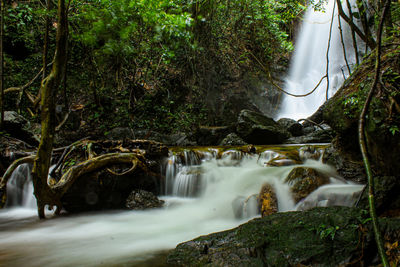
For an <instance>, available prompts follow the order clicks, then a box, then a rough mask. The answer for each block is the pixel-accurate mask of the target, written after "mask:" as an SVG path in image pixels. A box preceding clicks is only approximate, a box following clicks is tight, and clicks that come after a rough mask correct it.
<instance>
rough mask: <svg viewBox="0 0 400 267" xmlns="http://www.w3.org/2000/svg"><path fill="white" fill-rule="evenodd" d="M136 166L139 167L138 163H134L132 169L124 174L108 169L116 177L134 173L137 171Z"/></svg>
mask: <svg viewBox="0 0 400 267" xmlns="http://www.w3.org/2000/svg"><path fill="white" fill-rule="evenodd" d="M136 166H137V161H132V167H131V168H130V169H129V170H127V171H124V172H122V173H117V172H114V171H112V170H111V169H109V168H107V171H108V172H109V173H111V174H113V175H116V176H124V175H127V174H130V173H132V172H133V171H134V170H135V169H136Z"/></svg>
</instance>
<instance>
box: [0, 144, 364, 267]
mask: <svg viewBox="0 0 400 267" xmlns="http://www.w3.org/2000/svg"><path fill="white" fill-rule="evenodd" d="M296 148H297V147H295V148H294V150H295V151H297V150H296ZM287 149H288V148H287V147H286V150H287ZM290 149H293V148H290ZM298 151H299V152H297V153H298V157H299V158H304V159H305V161H304V162H303V163H302V164H300V165H292V166H281V167H270V166H271V164H270V163H271V162H273V161H274V162H277V161H279V160H281V159H282V158H285V157H286V156H285V154H284V153H281V152H280V151H279V150H275V149H273V150H272V149H268V148H267V149H264V151H263V152H262V153H259V154H247V153H244V152H241V151H238V150H227V151H225V152H222V151H218V150H217V149H214V148H212V149H202V150H198V151H190V150H188V151H185V152H184V153H181V152H180V153H175V154H174V155H171V156H170V158H169V159H168V160H167V163H166V164H167V167H166V176H167V181H168V182H166V192H167V195H166V196H164V197H162V198H163V200H165V201H166V205H165V207H164V208H162V209H155V210H145V211H118V212H116V211H114V212H109V213H102V214H85V215H78V216H67V217H61V218H55V219H51V220H46V221H43V222H41V223H37V219H36V217H35V216H36V214H35V212H34V210H33V209H32V211H33V212H32V213H30V214H27V215H26V218H31V219H29V220H28V223H25V224H17V225H14V224H13V225H10V224H9V223H7V222H8V221H9V220H10V216H11V215H10V214H12V210H11V211H10V210H2V211H0V263H4V264H5V265H6V266H24V265H27V263H29V266H45V265H50V266H77V265H79V266H98V265H111V264H112V265H118V264H125V263H129V264H130V265H134V264H138V265H139V266H140V264H141V263H140V262H141V260H144V259H146V257H151V255H154V254H156V253H157V252H160V251H163V250H168V249H172V248H174V247H175V246H176V245H177V244H178V243H180V242H183V241H186V240H189V239H192V238H195V237H197V236H199V235H203V234H209V233H211V232H215V231H222V230H226V229H229V228H232V227H235V226H237V225H238V224H240V223H243V222H245V221H246V220H248V219H249V218H251V217H253V216H259V215H257V213H258V212H257V210H258V203H257V195H258V193H259V192H260V189H261V187H262V186H263V185H264V184H265V183H269V184H270V185H272V186H273V187H274V189H275V192H276V195H277V202H278V208H279V211H290V210H295V209H300V210H301V209H306V208H309V207H312V206H326V205H331V204H333V205H334V204H338V203H339V204H341V205H353V203H354V201H355V199H356V198H357V194H358V193H359V192H360V191H361V190H362V188H363V186H361V185H354V184H348V183H346V182H344V181H342V180H340V179H337V174H336V173H335V172H334V171H333V169H332V168H330V167H329V166H327V165H325V164H322V163H321V162H320V161H318V160H310V159H306V158H308V157H311V158H318V157H319V155H320V154H321V153H320V151H319V150H318V149H316V150H315V151H316V153H317V154H313V155H314V156H313V155H311V156H307V153H305V152H304V151H310V150H309V149H302V148H299V149H298ZM315 155H317V156H315ZM298 166H305V167H311V168H313V169H316V170H318V171H319V172H321V173H324V174H325V175H327V176H330V177H331V180H332V182H333V183H332V184H330V185H326V186H324V187H323V188H322V187H321V188H320V191H321V193H317V192H314V193H312V194H311V195H310V198H306V199H305V200H304V201H303V202H301V203H303V204H298V205H297V207H296V205H295V203H294V201H293V198H292V196H291V193H290V186H289V185H288V184H287V183H285V178H286V176H287V175H288V173H289V172H290V171H291V170H292V169H293V168H294V167H298ZM181 172H183V173H185V175H186V176H187V177H186V178H185V179H186V181H185V182H183V181H184V180H185V179H183V178H182V179H181V178H180V177H181V175H180V173H181ZM193 177H195V179H192V178H193ZM338 186H339V187H340V191H341V192H345V193H344V194H342V195H340V194H339V195H338V194H336V195H335V194H333V195H334V198H332V197H331V196H332V194H330V193H329V192H330V191H332V190H331V189H332V188H333V187H338ZM175 188H178V189H177V190H175ZM333 192H337V190H333ZM33 218H34V219H33ZM14 221H15V218H14ZM32 221H33V222H32Z"/></svg>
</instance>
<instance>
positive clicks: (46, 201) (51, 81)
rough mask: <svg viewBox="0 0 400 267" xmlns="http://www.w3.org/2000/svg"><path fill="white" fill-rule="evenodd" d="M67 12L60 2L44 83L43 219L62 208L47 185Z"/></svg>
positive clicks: (38, 192)
mask: <svg viewBox="0 0 400 267" xmlns="http://www.w3.org/2000/svg"><path fill="white" fill-rule="evenodd" d="M67 27H68V22H67V10H66V7H65V0H58V23H57V35H56V52H55V55H54V64H53V67H52V70H51V72H50V74H49V75H48V76H47V77H46V78H45V80H44V81H43V82H42V86H41V88H40V90H41V103H40V105H41V112H42V113H41V126H42V132H41V139H40V144H39V148H38V152H37V157H36V159H35V163H34V166H33V171H32V175H33V186H34V194H35V197H36V201H37V206H38V215H39V218H45V214H44V207H45V205H49V206H51V207H52V206H54V205H55V206H57V207H58V208H59V207H61V202H60V200H59V197H58V196H57V195H56V194H55V193H54V192H53V191H52V190H51V189H50V188H49V186H48V185H47V176H48V171H49V167H50V159H51V153H52V149H53V141H54V132H55V97H56V95H57V91H58V88H59V86H60V83H61V79H62V77H63V72H64V67H65V61H66V59H67V57H66V54H67V53H66V52H67V51H66V48H67V33H68V31H67Z"/></svg>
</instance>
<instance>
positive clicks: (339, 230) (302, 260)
mask: <svg viewBox="0 0 400 267" xmlns="http://www.w3.org/2000/svg"><path fill="white" fill-rule="evenodd" d="M367 215H368V212H365V211H364V210H359V209H355V208H346V207H330V208H314V209H312V210H309V211H306V212H285V213H276V214H273V215H270V216H267V217H264V218H258V219H254V220H251V221H249V222H248V223H245V224H243V225H241V226H239V227H237V228H235V229H232V230H228V231H224V232H219V233H214V234H210V235H207V236H202V237H199V238H196V239H194V240H192V241H189V242H185V243H182V244H180V245H178V246H177V248H176V249H175V250H174V251H173V252H172V253H171V254H170V255H169V256H168V261H169V263H172V264H177V265H178V266H246V264H248V266H300V265H307V266H338V265H342V264H347V263H349V262H351V261H353V260H356V261H355V262H358V263H360V264H366V265H368V264H369V263H370V262H369V260H371V258H373V254H374V253H376V252H375V251H374V250H372V251H371V252H368V253H370V254H372V255H368V253H367V252H366V251H365V249H366V248H367V247H368V246H369V245H370V244H372V243H373V242H374V241H373V239H372V238H371V235H370V232H369V231H368V232H365V230H362V229H366V228H368V227H365V226H366V224H368V223H369V219H368V217H367ZM389 221H390V220H389ZM395 221H396V222H397V223H398V221H399V220H395ZM360 225H362V228H361V227H360ZM384 225H388V226H389V225H390V226H393V225H394V224H393V223H385V224H384ZM398 225H400V224H397V226H395V228H396V229H395V230H393V229H392V230H391V231H392V232H395V231H399V228H400V227H399V226H398ZM387 228H388V229H389V227H387ZM364 235H367V237H366V238H363V236H364ZM360 238H361V239H362V240H364V241H363V242H364V243H363V245H364V246H361V245H360V242H359V241H360ZM363 249H364V251H363ZM363 255H364V256H363ZM366 255H367V256H366ZM357 260H358V261H357Z"/></svg>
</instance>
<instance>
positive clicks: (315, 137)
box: [285, 126, 335, 144]
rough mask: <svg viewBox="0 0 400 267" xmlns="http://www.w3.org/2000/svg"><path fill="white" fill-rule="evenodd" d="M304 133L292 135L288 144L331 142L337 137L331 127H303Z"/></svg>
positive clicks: (287, 141)
mask: <svg viewBox="0 0 400 267" xmlns="http://www.w3.org/2000/svg"><path fill="white" fill-rule="evenodd" d="M303 132H304V135H302V136H297V137H291V138H289V139H287V140H286V141H285V143H286V144H309V143H330V142H331V141H332V139H333V138H334V137H335V132H334V131H333V130H332V129H330V128H327V127H326V128H324V129H321V128H320V127H315V126H310V127H305V128H304V129H303Z"/></svg>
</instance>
